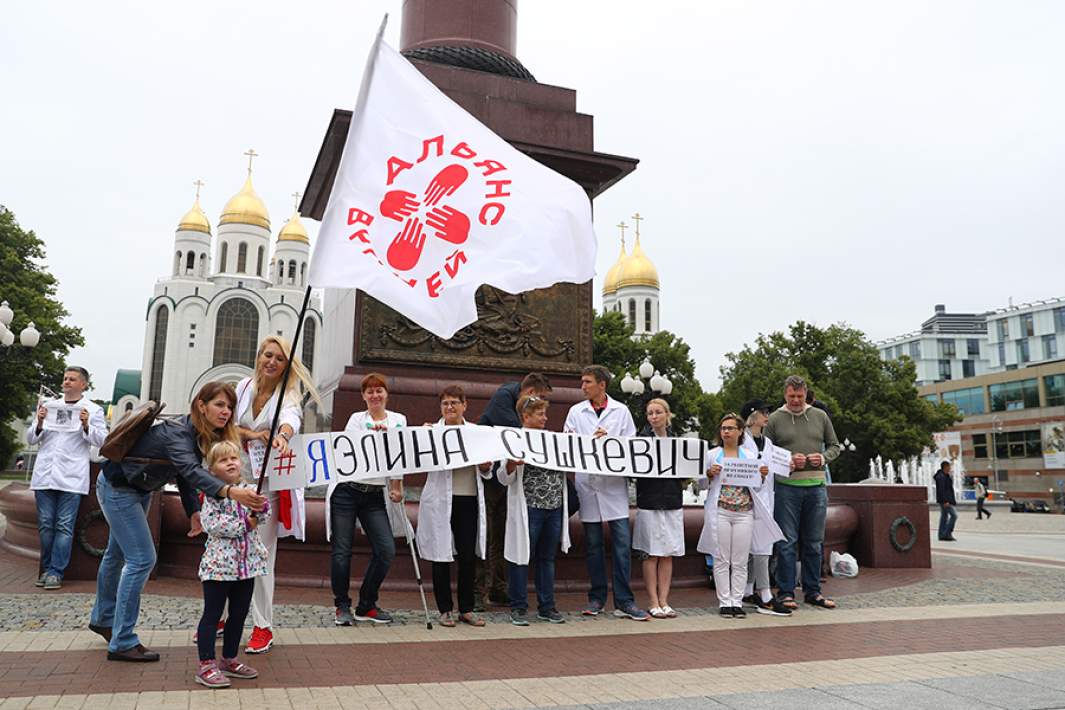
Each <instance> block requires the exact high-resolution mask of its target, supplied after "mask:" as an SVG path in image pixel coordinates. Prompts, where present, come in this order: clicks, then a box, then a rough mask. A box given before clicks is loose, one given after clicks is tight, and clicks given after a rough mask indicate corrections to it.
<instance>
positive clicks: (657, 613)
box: [632, 398, 684, 619]
mask: <svg viewBox="0 0 1065 710" xmlns="http://www.w3.org/2000/svg"><path fill="white" fill-rule="evenodd" d="M672 421H673V413H672V412H671V411H670V409H669V403H668V402H666V400H664V399H657V398H656V399H652V400H651V401H650V402H648V403H647V426H645V427H644V428H643V429H642V430H641V431H640V434H639V435H640V436H673V432H672V431H670V428H669V427H670V424H671V423H672ZM683 506H684V480H683V479H680V478H643V477H640V478H637V479H636V525H635V527H634V530H633V533H632V548H633V549H634V550H637V551H638V552H639V553H640V555H641V557H643V558H644V559H643V581H644V583H645V584H646V585H647V596H648V597H649V598H650V602H651V609H650V614H651V616H653V617H654V618H656V619H670V618H673V617H675V616H676V615H677V612H675V611H673V607H671V606H670V605H669V585H670V582H671V581H672V579H673V558H674V557H684V510H683Z"/></svg>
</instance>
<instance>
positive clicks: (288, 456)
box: [274, 449, 296, 476]
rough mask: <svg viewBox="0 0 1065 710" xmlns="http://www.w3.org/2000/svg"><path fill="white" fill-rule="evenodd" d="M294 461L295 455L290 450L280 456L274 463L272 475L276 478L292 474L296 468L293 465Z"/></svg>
mask: <svg viewBox="0 0 1065 710" xmlns="http://www.w3.org/2000/svg"><path fill="white" fill-rule="evenodd" d="M295 459H296V454H295V452H294V451H292V450H291V449H289V450H288V451H286V452H285V453H283V454H281V455H280V456H278V457H277V460H276V461H275V462H274V473H275V474H277V475H278V476H284V475H288V474H290V473H292V470H293V469H294V468H296V465H295V463H293V462H294V461H295Z"/></svg>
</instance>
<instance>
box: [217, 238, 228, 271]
mask: <svg viewBox="0 0 1065 710" xmlns="http://www.w3.org/2000/svg"><path fill="white" fill-rule="evenodd" d="M227 256H229V242H222V249H221V251H219V252H218V273H220V274H224V273H226V257H227Z"/></svg>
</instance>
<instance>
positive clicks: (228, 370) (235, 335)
mask: <svg viewBox="0 0 1065 710" xmlns="http://www.w3.org/2000/svg"><path fill="white" fill-rule="evenodd" d="M249 154H250V156H254V153H253V152H251V151H249ZM196 184H197V191H196V200H195V202H194V203H193V205H192V208H191V209H189V211H188V212H186V213H185V216H184V217H182V218H181V221H180V222H179V223H178V226H177V230H176V232H175V234H174V248H173V256H172V261H171V273H170V275H169V276H166V277H164V278H162V279H160V280H159V281H157V282H156V285H155V292H154V293H153V294H152V296H151V298H150V299H149V301H148V307H147V310H146V313H145V328H144V356H143V364H142V369H141V377H140V393H139V397H137V396H136V395H135V394H132V393H126V394H123V395H122V396H121V397H120V398H119V399H118V401H116V402H114V407H113V410H112V419H113V421H118V420H119V419H121V417H122V416H124V414H125V413H126V412H128V411H129V410H131V409H132V408H133V407H134V406H136V404H137V403H138V402H139V401H146V400H149V399H151V400H155V401H157V402H158V401H162V402H166V410H165V411H166V413H168V414H183V413H187V412H188V409H189V402H190V400H191V399H192V396H193V394H195V392H196V391H197V390H198V389H199V388H200V387H201V386H202V385H203V384H204V383H206V382H208V381H210V380H225V381H229V382H234V383H235V382H237V381H238V380H240V379H241V378H243V377H245V376H247V375H249V374H250V373H251V372H252V368H253V367H254V364H255V353H256V350H257V348H258V345H259V342H260V341H261V340H262V339H263V338H264V337H266V336H267V335H268V334H271V333H273V334H277V335H282V336H284V337H285V338H287V339H288V340H291V339H292V336H293V334H294V332H295V329H296V319H297V318H298V317H299V309H300V306H301V305H302V300H303V294H304V291H305V290H306V287H307V269H308V263H309V261H310V240H309V239H308V237H307V230H306V229H305V228H304V226H303V224H302V223H301V222H300V217H299V212H298V211H293V214H292V216H291V217H290V218H289V219H288V221H287V222H285V224H284V225H283V226H282V227H281V229H280V231H279V232H278V234H277V239H276V241H274V243H273V245H271V241H272V234H271V231H270V215H269V213H268V212H267V210H266V205H264V204H263V201H262V200H261V199H260V198H259V196H258V195H257V194H256V193H255V189H254V187H253V186H252V180H251V162H250V160H249V165H248V176H247V178H246V179H245V181H244V186H243V187H241V189H240V191H239V192H238V193H237V194H236V195H234V196H233V197H232V198H231V199H230V200H229V202H227V203H226V205H225V207H224V208H223V209H222V214H221V216H220V217H219V219H218V229H217V234H216V235H215V236H214V237H212V233H211V223H210V221H209V220H208V218H207V215H206V214H205V213H204V211H203V209H202V208H201V207H200V193H199V186H200V185H202V183H200V182H199V181H197V183H196ZM271 247H272V248H271ZM321 331H322V314H321V305H320V303H319V300H318V298H317V297H312V299H311V302H310V307H309V309H308V311H307V317H306V321H305V323H304V326H303V333H302V335H301V336H300V341H301V342H300V343H299V344H298V345H297V351H298V352H299V353H300V357H301V358H302V360H303V362H304V364H305V365H306V366H307V367H308V368H309V369H311V370H312V373H313V371H314V369H315V364H316V363H317V362H319V360H320V357H319V343H320V341H321V338H320V337H319V336H320V333H321Z"/></svg>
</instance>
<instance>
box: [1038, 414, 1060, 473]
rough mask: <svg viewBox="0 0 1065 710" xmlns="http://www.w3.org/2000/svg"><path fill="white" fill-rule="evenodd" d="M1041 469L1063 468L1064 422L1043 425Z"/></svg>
mask: <svg viewBox="0 0 1065 710" xmlns="http://www.w3.org/2000/svg"><path fill="white" fill-rule="evenodd" d="M1043 467H1044V468H1065V422H1045V423H1044V424H1043Z"/></svg>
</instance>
